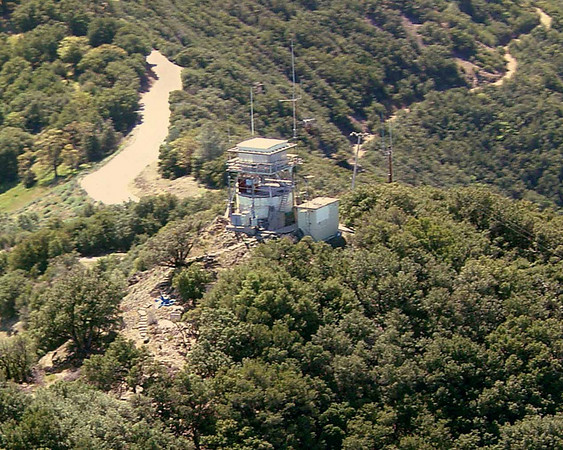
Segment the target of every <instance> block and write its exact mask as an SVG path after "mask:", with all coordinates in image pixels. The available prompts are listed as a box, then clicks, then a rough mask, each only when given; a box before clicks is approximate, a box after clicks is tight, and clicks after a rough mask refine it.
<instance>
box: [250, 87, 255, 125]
mask: <svg viewBox="0 0 563 450" xmlns="http://www.w3.org/2000/svg"><path fill="white" fill-rule="evenodd" d="M253 90H254V87H253V86H250V132H251V134H252V136H254V99H253V97H252V91H253Z"/></svg>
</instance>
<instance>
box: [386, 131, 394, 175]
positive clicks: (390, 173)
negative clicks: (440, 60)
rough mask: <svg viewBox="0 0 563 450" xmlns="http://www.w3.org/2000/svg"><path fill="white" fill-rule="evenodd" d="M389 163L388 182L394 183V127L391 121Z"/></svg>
mask: <svg viewBox="0 0 563 450" xmlns="http://www.w3.org/2000/svg"><path fill="white" fill-rule="evenodd" d="M387 165H388V174H387V182H388V183H393V127H392V124H391V123H389V149H388V150H387Z"/></svg>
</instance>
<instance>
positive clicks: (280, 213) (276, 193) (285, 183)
mask: <svg viewBox="0 0 563 450" xmlns="http://www.w3.org/2000/svg"><path fill="white" fill-rule="evenodd" d="M295 145H296V144H292V143H290V142H288V141H285V140H281V139H266V138H252V139H248V140H246V141H243V142H241V143H240V144H238V145H237V146H236V147H234V148H232V149H230V150H228V152H229V153H231V154H232V155H233V157H232V158H231V159H229V160H228V162H227V170H228V172H229V205H228V207H227V215H228V216H229V220H230V223H231V224H230V225H229V227H228V229H230V230H232V231H237V232H244V233H247V234H251V233H253V232H255V231H258V230H260V231H270V232H274V233H278V234H283V233H291V232H293V231H295V230H296V228H297V226H296V223H295V215H294V211H293V207H294V203H295V192H294V190H295V183H294V180H293V169H294V167H295V165H296V164H297V156H296V155H292V154H289V153H288V150H289V149H291V148H293V147H295Z"/></svg>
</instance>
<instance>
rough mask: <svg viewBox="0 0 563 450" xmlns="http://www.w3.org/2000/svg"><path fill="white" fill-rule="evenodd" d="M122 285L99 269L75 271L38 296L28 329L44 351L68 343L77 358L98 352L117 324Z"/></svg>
mask: <svg viewBox="0 0 563 450" xmlns="http://www.w3.org/2000/svg"><path fill="white" fill-rule="evenodd" d="M122 297H123V282H122V281H121V280H120V279H119V278H116V277H115V276H113V275H112V274H110V273H105V272H103V271H102V270H100V269H99V268H93V269H84V268H82V267H79V266H77V267H74V268H73V269H71V270H70V271H68V272H67V273H65V274H63V275H62V276H61V277H60V278H58V279H56V280H55V281H54V282H53V285H52V286H51V287H49V288H48V289H47V290H45V291H44V292H43V293H41V295H40V296H39V298H38V300H37V304H35V305H33V310H32V312H31V314H30V323H29V326H30V329H31V331H32V333H34V335H35V336H37V339H38V342H40V345H41V347H42V348H44V349H52V348H55V347H56V346H57V345H59V344H61V343H63V342H65V341H67V340H70V341H71V343H72V346H73V349H74V351H75V354H76V356H77V357H84V356H86V355H88V354H89V353H90V352H92V351H93V350H95V349H96V348H98V347H99V346H100V345H101V343H102V339H103V337H104V336H105V335H107V333H108V332H110V331H111V330H113V329H115V327H116V325H117V323H118V313H119V301H120V300H121V298H122Z"/></svg>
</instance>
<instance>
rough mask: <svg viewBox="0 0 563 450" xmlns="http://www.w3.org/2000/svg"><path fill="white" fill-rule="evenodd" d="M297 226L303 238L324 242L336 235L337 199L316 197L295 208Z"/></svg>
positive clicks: (337, 218)
mask: <svg viewBox="0 0 563 450" xmlns="http://www.w3.org/2000/svg"><path fill="white" fill-rule="evenodd" d="M296 211H297V226H298V228H299V229H300V230H301V231H302V232H303V234H304V235H305V236H311V237H312V238H313V239H314V240H315V241H326V240H328V239H330V238H332V237H334V236H336V235H337V234H338V221H339V217H338V199H337V198H331V197H317V198H314V199H313V200H309V201H308V202H305V203H303V204H301V205H298V206H296Z"/></svg>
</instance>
